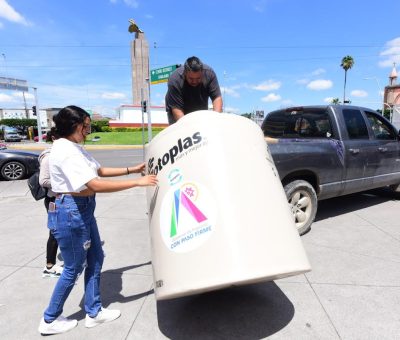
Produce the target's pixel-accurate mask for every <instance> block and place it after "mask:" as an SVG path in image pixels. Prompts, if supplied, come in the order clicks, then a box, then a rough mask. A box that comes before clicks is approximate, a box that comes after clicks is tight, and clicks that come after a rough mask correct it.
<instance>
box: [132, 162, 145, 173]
mask: <svg viewBox="0 0 400 340" xmlns="http://www.w3.org/2000/svg"><path fill="white" fill-rule="evenodd" d="M145 167H146V164H145V163H141V164H138V165H136V166H131V167H129V173H130V174H132V173H136V174H138V173H142V174H143V173H144V170H145Z"/></svg>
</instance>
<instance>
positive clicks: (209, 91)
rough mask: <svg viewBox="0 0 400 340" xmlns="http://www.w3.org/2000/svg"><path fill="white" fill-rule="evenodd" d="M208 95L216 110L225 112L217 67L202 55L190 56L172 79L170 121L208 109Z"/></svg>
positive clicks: (167, 100) (168, 97)
mask: <svg viewBox="0 0 400 340" xmlns="http://www.w3.org/2000/svg"><path fill="white" fill-rule="evenodd" d="M208 98H211V101H212V105H213V110H214V111H217V112H222V97H221V90H220V88H219V84H218V79H217V76H216V74H215V72H214V70H213V69H212V68H211V67H209V66H208V65H206V64H203V63H202V62H201V61H200V59H199V58H197V57H190V58H188V59H187V60H186V62H185V64H184V65H183V66H181V67H178V68H177V69H176V70H175V71H174V72H173V73H172V74H171V76H170V78H169V80H168V92H167V94H166V96H165V105H166V109H167V113H168V122H169V123H170V124H173V123H175V122H176V121H177V120H178V119H180V118H182V117H183V116H184V115H186V114H188V113H190V112H193V111H198V110H207V109H208Z"/></svg>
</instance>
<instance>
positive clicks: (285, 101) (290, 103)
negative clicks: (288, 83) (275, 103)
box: [281, 99, 293, 106]
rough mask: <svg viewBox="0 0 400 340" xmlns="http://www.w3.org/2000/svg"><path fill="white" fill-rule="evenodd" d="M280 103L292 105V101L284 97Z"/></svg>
mask: <svg viewBox="0 0 400 340" xmlns="http://www.w3.org/2000/svg"><path fill="white" fill-rule="evenodd" d="M281 104H282V105H286V106H290V105H293V101H292V100H291V99H285V100H282V102H281Z"/></svg>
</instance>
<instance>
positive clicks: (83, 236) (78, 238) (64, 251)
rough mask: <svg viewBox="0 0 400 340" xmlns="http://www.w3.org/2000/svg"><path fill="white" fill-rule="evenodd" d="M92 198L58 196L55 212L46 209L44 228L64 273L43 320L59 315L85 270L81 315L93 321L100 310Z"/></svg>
mask: <svg viewBox="0 0 400 340" xmlns="http://www.w3.org/2000/svg"><path fill="white" fill-rule="evenodd" d="M95 207H96V201H95V196H90V197H76V196H71V195H61V197H59V198H56V201H55V210H54V211H51V210H52V209H51V208H50V209H49V213H48V228H49V229H50V231H51V232H52V233H53V235H54V237H55V238H56V240H57V242H58V246H59V247H60V251H61V255H62V257H63V259H64V269H63V272H62V274H61V276H60V278H59V279H58V281H57V284H56V286H55V288H54V291H53V295H52V296H51V299H50V304H49V306H48V307H47V309H46V310H45V312H44V319H45V320H46V321H48V322H51V321H53V320H54V319H56V318H57V317H58V316H59V315H61V313H62V311H63V307H64V303H65V300H66V299H67V298H68V295H69V293H70V292H71V290H72V288H73V287H74V285H75V282H76V280H77V279H78V277H79V275H80V274H81V273H82V271H83V269H85V311H86V313H87V314H89V316H91V317H95V316H96V315H97V314H98V312H99V311H100V308H101V298H100V273H101V268H102V266H103V260H104V253H103V249H102V247H101V240H100V235H99V230H98V228H97V223H96V219H95V217H94V209H95Z"/></svg>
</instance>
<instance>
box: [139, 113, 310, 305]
mask: <svg viewBox="0 0 400 340" xmlns="http://www.w3.org/2000/svg"><path fill="white" fill-rule="evenodd" d="M145 152H146V164H147V170H148V172H150V173H154V174H157V177H158V180H159V185H158V187H156V188H148V189H147V199H148V211H149V221H150V237H151V252H152V264H153V275H154V285H155V294H156V298H157V299H158V300H162V299H170V298H175V297H180V296H185V295H191V294H197V293H201V292H205V291H210V290H215V289H220V288H224V287H228V286H232V285H243V284H248V283H255V282H259V281H270V280H274V279H278V278H283V277H287V276H291V275H297V274H301V273H304V272H307V271H309V270H310V269H311V268H310V264H309V262H308V259H307V256H306V254H305V251H304V248H303V246H302V242H301V240H300V237H299V235H298V233H297V230H296V228H295V225H294V220H293V216H292V214H291V212H290V209H289V205H288V203H287V200H286V196H285V193H284V191H283V188H282V185H281V182H280V180H279V176H278V173H277V171H276V168H275V165H274V163H273V160H272V158H271V155H270V153H269V151H268V146H267V144H266V142H265V140H264V136H263V134H262V131H261V129H260V127H259V126H258V125H256V124H255V123H253V122H252V121H250V120H249V119H247V118H243V117H240V116H237V115H234V114H225V113H217V112H213V111H197V112H193V113H191V114H189V115H186V116H184V117H183V118H182V119H180V120H179V121H178V122H177V123H175V124H174V125H172V126H170V127H168V128H167V129H165V130H164V131H162V132H160V133H159V134H158V135H157V136H156V137H155V138H154V139H153V140H152V141H151V143H150V144H148V145H147V146H146V151H145Z"/></svg>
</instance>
